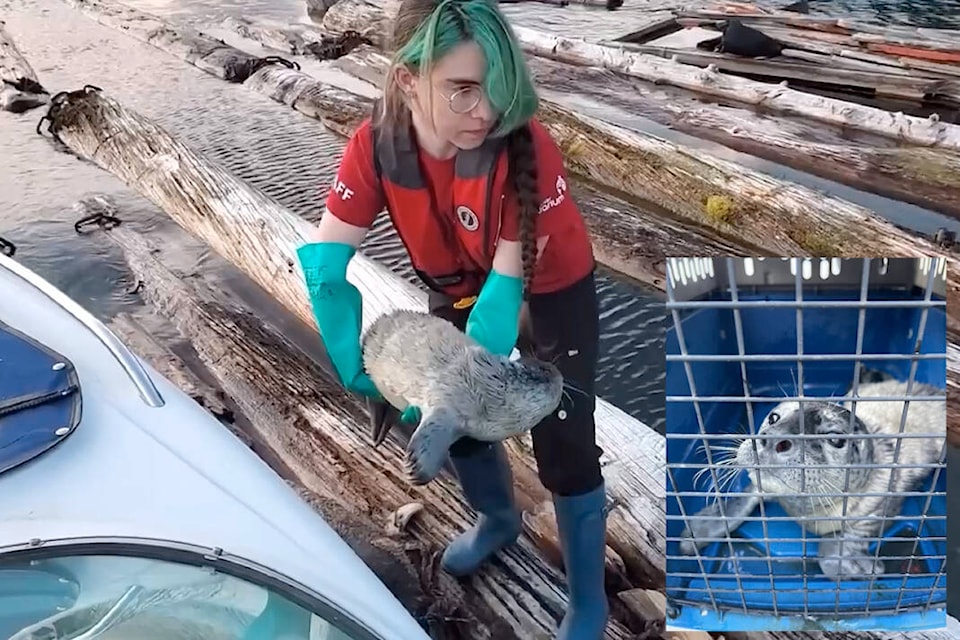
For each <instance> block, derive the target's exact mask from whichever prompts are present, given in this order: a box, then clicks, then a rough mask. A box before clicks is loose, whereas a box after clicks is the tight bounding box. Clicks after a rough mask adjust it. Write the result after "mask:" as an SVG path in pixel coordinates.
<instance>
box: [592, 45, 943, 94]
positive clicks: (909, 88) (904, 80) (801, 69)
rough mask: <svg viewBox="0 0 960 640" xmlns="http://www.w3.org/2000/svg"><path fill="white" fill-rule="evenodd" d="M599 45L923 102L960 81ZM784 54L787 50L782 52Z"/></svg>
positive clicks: (647, 47) (709, 53)
mask: <svg viewBox="0 0 960 640" xmlns="http://www.w3.org/2000/svg"><path fill="white" fill-rule="evenodd" d="M599 44H601V45H616V46H617V47H618V48H620V49H623V50H624V51H629V52H631V53H639V54H644V55H649V56H657V57H660V58H666V59H670V60H674V61H676V62H679V63H681V64H686V65H691V66H695V67H700V68H701V69H704V68H707V67H711V66H712V67H714V68H716V69H717V70H719V71H721V72H724V73H733V74H749V75H754V76H765V77H767V78H769V79H770V80H771V81H780V80H784V79H786V80H798V81H801V82H807V83H816V84H820V85H831V84H832V85H835V86H837V87H840V88H842V90H843V91H861V92H862V91H872V92H873V93H874V94H875V95H877V96H881V97H887V98H901V99H906V100H913V101H916V102H922V101H923V100H925V99H929V98H931V97H933V96H937V97H941V98H943V97H946V98H948V99H953V100H957V99H958V96H960V82H957V81H954V80H932V79H929V78H926V77H917V76H915V75H908V74H897V73H889V72H887V71H885V70H879V71H878V70H876V69H872V70H866V69H843V68H837V67H824V66H821V65H819V64H816V65H811V64H807V63H802V62H793V61H790V60H783V59H763V60H755V59H751V58H744V57H742V56H737V55H734V54H730V53H718V52H713V51H698V50H691V49H676V48H672V47H662V46H657V45H640V44H633V43H615V42H604V43H599ZM611 48H613V47H612V46H611ZM786 53H788V51H785V52H784V54H786Z"/></svg>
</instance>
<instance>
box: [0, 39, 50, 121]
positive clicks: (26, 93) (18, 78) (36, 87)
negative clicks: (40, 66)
mask: <svg viewBox="0 0 960 640" xmlns="http://www.w3.org/2000/svg"><path fill="white" fill-rule="evenodd" d="M49 100H50V95H49V94H48V92H47V90H46V89H44V88H43V85H41V84H40V82H39V80H38V79H37V74H36V73H35V72H34V71H33V67H31V66H30V63H29V62H27V61H26V59H24V57H23V55H22V54H21V53H20V51H19V50H18V49H17V45H16V44H15V43H14V42H13V38H11V37H10V34H8V33H7V31H6V29H5V28H4V22H3V20H0V110H3V111H9V112H11V113H23V112H25V111H29V110H30V109H35V108H37V107H39V106H41V105H45V104H47V102H48V101H49Z"/></svg>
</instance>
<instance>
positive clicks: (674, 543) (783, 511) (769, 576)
mask: <svg viewBox="0 0 960 640" xmlns="http://www.w3.org/2000/svg"><path fill="white" fill-rule="evenodd" d="M667 280H668V282H667V304H666V307H667V308H666V313H667V336H666V349H665V352H666V360H667V363H666V367H667V375H666V436H667V470H666V500H667V505H666V512H667V624H668V627H669V628H675V629H700V630H707V631H760V630H767V631H803V630H810V629H817V630H822V631H866V630H897V631H908V630H916V629H931V628H940V627H943V626H944V625H945V624H946V613H945V608H946V587H947V585H946V555H947V553H946V551H947V545H946V533H947V527H946V512H947V507H946V486H947V477H946V466H945V443H946V422H947V420H946V416H947V402H946V296H945V290H946V268H945V261H944V260H943V259H942V258H869V259H868V258H864V259H860V258H856V259H854V258H851V259H839V258H741V257H736V258H733V257H727V258H671V259H669V260H668V268H667Z"/></svg>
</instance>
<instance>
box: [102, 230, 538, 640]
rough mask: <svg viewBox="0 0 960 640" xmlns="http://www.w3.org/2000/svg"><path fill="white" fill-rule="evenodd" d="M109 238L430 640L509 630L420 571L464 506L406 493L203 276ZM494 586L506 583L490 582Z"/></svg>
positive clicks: (347, 409)
mask: <svg viewBox="0 0 960 640" xmlns="http://www.w3.org/2000/svg"><path fill="white" fill-rule="evenodd" d="M106 233H107V236H108V237H109V238H110V240H112V241H113V242H114V243H116V245H117V246H118V247H119V248H120V249H121V250H122V252H123V255H124V258H125V260H126V262H127V264H128V266H129V267H130V270H131V271H132V273H133V274H134V276H135V277H136V278H137V279H138V280H140V281H141V282H142V283H143V286H142V287H141V288H140V292H141V295H142V296H143V297H144V298H145V299H146V300H147V301H148V302H149V304H150V305H151V306H153V307H154V308H156V309H157V310H158V311H159V312H160V314H161V315H162V316H164V317H165V318H167V319H168V320H169V321H171V322H173V323H174V324H175V325H176V327H177V329H178V330H179V331H180V332H181V333H182V334H183V335H184V336H185V337H187V338H188V339H189V340H190V342H191V344H192V345H193V346H194V347H195V348H196V349H197V351H198V353H199V354H200V355H201V358H202V360H203V362H204V364H205V365H206V366H207V367H208V368H209V369H210V370H211V371H212V372H213V373H214V375H215V376H216V379H217V382H218V383H219V384H220V385H221V386H222V387H223V388H224V389H225V390H226V392H227V393H228V394H229V396H230V397H231V398H232V399H234V400H235V402H237V404H238V405H239V406H240V408H241V410H242V412H243V413H244V415H246V416H249V418H250V420H251V422H252V424H253V425H255V429H256V431H257V435H258V436H259V437H261V438H263V439H264V440H265V441H266V442H267V443H268V445H269V446H270V448H271V449H272V450H273V451H274V452H275V453H276V454H277V455H278V456H279V457H280V458H282V459H283V460H284V461H286V462H288V463H291V465H292V468H293V470H294V475H293V481H292V482H290V484H292V485H293V486H294V487H295V488H296V489H297V490H298V493H300V495H301V497H304V498H305V499H306V500H307V501H308V502H309V503H311V504H312V505H314V506H315V508H317V509H318V510H320V511H321V513H322V514H323V515H324V516H325V518H326V519H327V520H328V521H329V522H330V523H331V525H332V526H334V528H335V529H336V530H337V531H338V533H340V534H341V537H343V538H344V539H345V540H346V541H347V542H348V544H350V545H351V547H353V548H355V549H358V550H359V551H360V555H361V558H363V559H364V560H365V561H366V562H367V563H368V564H369V566H371V568H372V569H374V571H375V573H376V574H377V575H378V577H381V580H383V581H384V583H385V584H386V585H387V586H388V588H390V590H391V591H392V592H394V594H395V595H397V596H398V598H400V599H401V602H403V603H404V605H405V606H406V607H407V608H408V610H409V611H410V612H411V613H412V614H413V615H415V616H419V617H422V618H427V617H429V618H432V619H434V620H435V621H436V622H440V623H443V627H444V628H442V629H438V630H442V631H443V632H444V633H445V634H447V635H446V636H439V637H465V638H486V637H491V636H493V635H494V634H497V633H498V632H499V633H504V632H505V631H507V629H506V628H505V626H504V624H503V623H501V622H499V619H500V618H501V617H504V619H508V618H507V617H506V616H509V613H508V612H507V611H506V608H505V606H504V605H503V604H502V603H499V604H498V603H496V602H495V601H494V600H491V599H490V598H486V600H484V599H482V597H478V596H477V595H473V594H470V595H468V594H467V593H465V592H464V590H463V589H461V588H460V587H459V586H457V585H456V581H455V580H454V579H453V578H452V577H450V576H445V575H443V574H441V573H438V572H436V571H435V570H434V567H432V566H431V564H430V563H429V562H423V563H421V562H420V560H421V559H426V558H429V557H430V555H431V554H432V552H433V551H435V550H436V549H437V548H438V547H439V545H441V544H442V542H443V540H444V536H445V535H448V534H449V533H450V532H451V531H452V529H451V527H456V526H461V525H462V524H464V523H465V522H466V518H465V516H466V510H465V509H464V508H463V505H461V504H459V503H458V502H457V501H456V500H455V499H450V498H449V497H447V496H446V494H443V493H441V491H435V492H433V493H430V492H424V493H423V494H422V495H420V496H417V497H414V496H412V495H411V493H412V492H410V491H409V488H408V487H407V486H406V484H405V483H404V481H403V480H402V479H401V478H400V476H397V475H396V474H395V473H393V472H392V469H391V468H390V465H389V463H388V462H386V461H385V460H384V457H383V455H382V454H378V453H377V451H376V450H374V449H372V448H371V447H369V446H367V445H366V443H364V442H362V440H363V433H364V432H365V425H366V420H365V411H364V408H363V406H362V405H361V404H360V403H359V402H358V401H357V400H356V399H355V398H354V397H352V396H350V395H348V394H346V393H344V392H343V391H342V390H341V389H340V388H339V386H338V385H337V384H336V383H335V382H334V381H333V380H332V378H331V377H330V376H329V375H328V373H327V372H326V371H324V370H323V369H322V368H321V367H319V366H318V365H317V364H316V363H315V362H314V361H312V360H311V359H310V358H309V357H308V356H307V355H306V354H304V353H303V352H302V351H300V350H298V349H297V348H296V347H295V346H293V345H292V343H290V342H289V341H288V340H287V339H286V338H284V336H283V335H282V334H281V333H280V332H279V331H278V330H276V329H275V328H274V327H272V326H270V325H268V324H265V323H264V322H263V321H262V320H260V319H259V318H258V317H257V316H256V314H254V313H253V312H251V311H250V310H248V309H246V308H243V307H241V306H238V305H237V304H236V303H235V302H234V301H233V300H232V299H230V298H228V297H227V295H226V294H224V293H223V292H222V291H219V292H218V290H217V288H216V287H215V286H211V284H210V283H208V282H206V281H205V279H204V278H202V277H194V278H184V277H183V276H182V275H181V274H176V273H173V272H171V271H170V270H169V269H168V268H167V267H165V266H164V264H163V260H162V256H161V255H158V253H159V252H158V250H157V247H155V246H154V245H152V244H151V243H150V242H148V241H147V240H146V239H145V238H144V237H143V236H142V235H140V234H138V233H136V232H134V231H131V230H130V229H128V228H126V227H123V226H121V227H116V228H114V229H110V230H108V231H107V232H106ZM413 499H421V500H429V503H428V504H429V508H428V509H426V510H424V511H422V512H421V513H419V514H418V517H419V518H422V523H417V522H414V523H411V526H410V527H409V530H410V531H411V532H412V533H411V535H410V536H404V537H405V538H407V540H406V541H403V540H397V539H391V538H390V537H388V536H387V535H386V534H385V531H384V528H385V524H386V523H387V521H388V519H389V517H390V515H391V511H392V510H394V509H396V508H399V507H401V506H402V505H404V504H408V503H409V502H410V501H411V500H413ZM418 524H419V526H418ZM403 542H406V544H407V545H408V546H409V549H406V550H405V549H404V548H403V546H402V543H403ZM521 555H522V554H521ZM413 559H416V560H417V564H416V568H415V567H414V564H413V563H412V562H411V560H413ZM524 562H527V563H530V562H531V561H530V560H528V559H526V558H522V559H521V560H519V561H517V565H519V566H517V569H518V571H519V572H520V573H519V574H518V580H519V581H524V580H525V576H526V572H529V571H530V567H527V566H524ZM508 566H510V565H509V564H508ZM498 579H499V580H503V577H502V576H496V577H494V578H493V580H494V581H497V580H498ZM550 586H553V585H550ZM487 602H493V603H494V605H493V606H490V605H488V604H487ZM531 615H536V616H540V615H543V614H542V613H541V612H536V613H535V614H533V613H532V614H531ZM523 617H524V616H523V614H520V615H517V616H516V618H517V619H520V620H523ZM451 634H453V635H451ZM433 637H438V636H437V635H434V636H433Z"/></svg>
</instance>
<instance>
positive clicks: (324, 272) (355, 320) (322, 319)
mask: <svg viewBox="0 0 960 640" xmlns="http://www.w3.org/2000/svg"><path fill="white" fill-rule="evenodd" d="M356 251H357V249H356V247H353V246H351V245H349V244H343V243H338V242H313V243H308V244H304V245H301V246H300V247H298V248H297V257H298V258H299V260H300V266H301V268H302V269H303V275H304V280H305V281H306V285H307V293H308V294H309V296H310V304H311V305H312V306H313V315H314V318H315V319H316V321H317V328H318V329H320V336H321V339H322V340H323V345H324V347H326V350H327V354H328V355H329V356H330V361H331V362H332V363H333V366H334V368H335V369H336V371H337V375H338V377H339V378H340V383H341V384H343V386H344V387H345V388H346V389H348V390H349V391H353V392H354V393H359V394H361V395H364V396H367V397H369V398H373V399H375V400H380V399H382V396H381V394H380V392H379V391H378V390H377V387H376V385H375V384H373V380H371V379H370V377H369V376H368V375H367V372H366V371H364V369H363V359H362V358H361V355H360V328H361V326H362V324H361V319H362V312H363V306H362V302H363V299H362V297H361V295H360V290H359V289H357V288H356V287H355V286H354V285H352V284H351V283H350V282H348V281H347V263H349V262H350V259H351V258H352V257H353V255H354V254H355V253H356Z"/></svg>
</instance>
